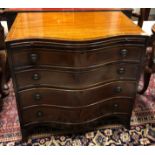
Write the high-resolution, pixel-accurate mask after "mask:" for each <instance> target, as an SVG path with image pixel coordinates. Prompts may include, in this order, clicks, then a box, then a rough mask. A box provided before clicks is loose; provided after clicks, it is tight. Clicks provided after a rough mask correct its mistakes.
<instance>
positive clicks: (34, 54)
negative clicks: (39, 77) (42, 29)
mask: <svg viewBox="0 0 155 155" xmlns="http://www.w3.org/2000/svg"><path fill="white" fill-rule="evenodd" d="M30 60H31V62H32V63H33V64H35V63H36V62H37V60H38V54H36V53H31V54H30Z"/></svg>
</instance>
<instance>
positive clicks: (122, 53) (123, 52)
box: [120, 49, 128, 57]
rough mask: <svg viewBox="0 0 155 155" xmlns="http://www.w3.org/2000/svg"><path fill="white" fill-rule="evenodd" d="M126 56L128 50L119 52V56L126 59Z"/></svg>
mask: <svg viewBox="0 0 155 155" xmlns="http://www.w3.org/2000/svg"><path fill="white" fill-rule="evenodd" d="M127 54H128V50H127V49H122V50H121V51H120V55H121V56H122V57H126V56H127Z"/></svg>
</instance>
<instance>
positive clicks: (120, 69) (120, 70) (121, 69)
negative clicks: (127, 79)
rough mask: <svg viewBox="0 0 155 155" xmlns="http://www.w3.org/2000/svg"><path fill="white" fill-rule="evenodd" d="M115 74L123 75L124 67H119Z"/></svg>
mask: <svg viewBox="0 0 155 155" xmlns="http://www.w3.org/2000/svg"><path fill="white" fill-rule="evenodd" d="M117 73H118V74H124V73H125V68H124V67H120V68H119V69H118V70H117Z"/></svg>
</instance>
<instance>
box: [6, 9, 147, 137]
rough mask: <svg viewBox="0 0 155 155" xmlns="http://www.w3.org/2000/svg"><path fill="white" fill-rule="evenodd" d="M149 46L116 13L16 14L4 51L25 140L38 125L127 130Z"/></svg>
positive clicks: (137, 30)
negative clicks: (108, 126)
mask: <svg viewBox="0 0 155 155" xmlns="http://www.w3.org/2000/svg"><path fill="white" fill-rule="evenodd" d="M22 17H23V18H22ZM36 17H38V18H36ZM49 21H50V22H49ZM127 25H128V26H127ZM37 27H38V30H37V31H36V28H37ZM38 32H39V33H38ZM65 32H66V35H65ZM147 39H148V36H147V35H145V33H144V32H143V31H142V30H141V29H140V28H139V27H138V26H136V25H134V24H133V23H132V21H131V20H130V19H128V18H127V17H126V16H125V15H123V14H122V13H120V12H115V13H114V12H105V13H103V12H62V13H60V12H59V13H57V12H54V13H27V14H25V13H21V14H19V15H18V16H17V18H16V20H15V23H14V24H13V26H12V28H11V30H10V32H9V34H8V36H7V39H6V45H7V52H8V56H9V64H10V68H11V73H12V77H13V83H14V88H15V92H16V99H17V107H18V112H19V119H20V123H21V129H22V135H23V138H24V137H27V134H28V132H29V131H30V130H31V129H33V128H35V127H38V126H48V127H52V129H57V130H59V131H60V132H61V133H62V132H64V131H65V132H69V133H76V132H84V131H90V130H93V129H95V128H97V127H98V126H99V125H103V123H114V122H115V123H123V124H124V125H125V126H126V127H128V128H129V126H130V116H131V112H132V107H133V104H134V99H135V96H136V89H137V84H138V80H139V77H140V74H141V71H142V64H143V62H144V54H145V48H146V44H147Z"/></svg>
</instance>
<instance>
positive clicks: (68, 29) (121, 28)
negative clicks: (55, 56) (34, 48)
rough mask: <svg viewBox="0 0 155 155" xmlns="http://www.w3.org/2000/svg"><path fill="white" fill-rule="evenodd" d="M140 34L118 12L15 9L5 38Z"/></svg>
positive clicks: (92, 37) (62, 37)
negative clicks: (24, 10)
mask: <svg viewBox="0 0 155 155" xmlns="http://www.w3.org/2000/svg"><path fill="white" fill-rule="evenodd" d="M144 34H145V33H144V32H143V31H142V30H141V29H140V28H139V27H137V25H135V24H134V23H133V22H132V21H131V20H130V19H129V18H127V17H126V16H125V15H124V14H123V13H121V12H52V13H48V12H47V13H45V12H44V13H19V14H18V16H17V18H16V20H15V22H14V24H13V26H12V28H11V30H10V33H9V34H8V36H7V38H6V41H12V40H19V39H29V38H47V39H56V40H73V41H76V40H77V41H83V40H84V41H85V40H93V39H100V38H108V37H111V36H118V35H144ZM145 35H146V34H145Z"/></svg>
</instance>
